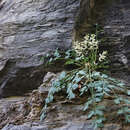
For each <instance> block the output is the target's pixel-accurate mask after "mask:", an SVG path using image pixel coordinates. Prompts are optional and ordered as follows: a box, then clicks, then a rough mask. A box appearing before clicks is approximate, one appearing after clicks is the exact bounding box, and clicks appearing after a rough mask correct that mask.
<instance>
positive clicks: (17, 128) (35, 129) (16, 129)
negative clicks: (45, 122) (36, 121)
mask: <svg viewBox="0 0 130 130" xmlns="http://www.w3.org/2000/svg"><path fill="white" fill-rule="evenodd" d="M2 130H48V128H47V127H44V126H32V127H31V126H29V125H12V124H7V125H6V126H5V127H4V128H3V129H2Z"/></svg>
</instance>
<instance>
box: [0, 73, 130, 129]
mask: <svg viewBox="0 0 130 130" xmlns="http://www.w3.org/2000/svg"><path fill="white" fill-rule="evenodd" d="M58 75H59V73H57V74H55V73H51V72H48V73H47V74H46V75H45V78H44V79H43V83H42V87H43V86H45V87H47V88H48V89H49V88H50V86H48V85H49V84H51V82H52V81H53V80H55V77H57V76H58ZM45 83H47V84H45ZM40 87H41V86H40ZM40 87H39V89H38V90H33V92H32V93H30V94H26V96H25V97H12V98H6V99H1V100H0V129H2V130H21V129H22V130H94V128H93V127H92V126H91V123H92V120H88V119H87V114H88V112H87V111H86V112H85V111H83V105H84V103H85V101H86V97H82V98H81V97H79V96H77V97H76V99H74V100H71V101H70V100H67V99H66V98H65V97H66V95H65V94H63V93H59V94H56V95H55V100H54V102H52V103H51V104H50V105H49V106H48V108H47V117H46V118H45V120H44V121H40V115H41V110H42V107H43V105H44V101H45V98H46V97H47V94H48V90H46V91H41V88H40ZM103 104H104V105H106V106H107V108H106V111H107V113H108V114H106V115H105V116H106V118H107V119H108V123H107V124H105V127H104V128H103V130H129V128H130V126H129V125H127V126H126V125H123V124H122V123H121V120H120V119H119V118H118V119H117V118H115V113H114V111H115V109H116V107H115V106H114V105H113V103H112V101H111V98H110V99H109V98H106V99H105V101H104V102H103ZM110 106H111V107H110Z"/></svg>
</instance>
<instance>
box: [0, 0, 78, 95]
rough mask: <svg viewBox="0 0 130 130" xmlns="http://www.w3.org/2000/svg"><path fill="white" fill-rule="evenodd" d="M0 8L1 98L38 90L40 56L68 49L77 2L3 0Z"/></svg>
mask: <svg viewBox="0 0 130 130" xmlns="http://www.w3.org/2000/svg"><path fill="white" fill-rule="evenodd" d="M0 5H1V7H0V70H1V71H0V96H3V97H6V96H11V95H20V93H25V92H26V91H27V90H30V89H34V88H36V87H38V86H39V85H40V83H42V78H43V75H44V74H42V73H44V67H43V66H40V65H41V64H42V63H41V62H40V59H41V57H42V56H43V55H45V54H47V53H48V52H49V51H54V50H55V49H56V48H57V47H58V48H61V49H62V50H65V49H67V48H70V47H71V42H72V30H73V25H74V21H75V17H76V13H77V12H78V7H79V0H38V1H33V0H13V1H9V0H2V1H1V4H0ZM55 69H56V68H55ZM33 81H35V82H33Z"/></svg>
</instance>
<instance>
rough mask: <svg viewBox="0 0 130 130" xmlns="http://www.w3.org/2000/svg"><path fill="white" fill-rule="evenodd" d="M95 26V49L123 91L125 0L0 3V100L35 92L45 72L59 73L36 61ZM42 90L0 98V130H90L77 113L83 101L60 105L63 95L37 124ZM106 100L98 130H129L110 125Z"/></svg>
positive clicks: (128, 66)
mask: <svg viewBox="0 0 130 130" xmlns="http://www.w3.org/2000/svg"><path fill="white" fill-rule="evenodd" d="M95 24H96V25H98V26H99V27H100V28H101V30H103V31H102V33H101V37H103V38H104V39H103V41H104V42H103V43H102V45H101V47H100V49H103V50H108V52H109V59H110V70H109V71H110V74H111V75H112V76H114V77H116V78H118V79H121V80H123V81H125V82H126V83H127V85H128V86H129V85H130V82H129V81H130V0H98V1H97V0H13V1H9V0H1V1H0V97H8V96H16V95H19V96H20V95H22V94H25V93H27V92H28V90H33V89H36V88H38V87H39V86H40V84H41V83H42V80H43V77H44V76H45V77H46V73H47V72H49V71H51V72H59V71H61V70H62V69H63V68H62V64H60V65H59V66H58V67H57V66H51V67H49V68H46V67H45V66H44V63H43V62H41V61H40V59H41V57H42V56H43V55H46V54H48V53H52V52H53V51H54V50H55V49H56V48H60V49H62V50H66V49H68V48H70V47H71V43H72V40H73V39H82V38H83V36H84V35H85V34H86V33H90V32H93V29H95ZM53 75H55V74H53ZM45 77H44V78H45ZM42 91H43V93H42V95H41V94H39V92H38V91H37V90H36V91H33V92H32V94H31V96H29V97H24V98H23V97H22V98H21V97H20V99H19V98H17V97H16V98H9V99H8V98H7V99H4V98H3V99H1V100H0V128H1V129H2V128H3V127H4V126H5V125H6V124H7V123H10V124H7V125H6V126H5V127H4V128H3V129H2V130H17V129H25V130H44V129H45V130H53V129H54V130H90V129H91V130H93V128H90V123H91V120H89V121H88V120H87V117H86V113H85V112H82V110H81V109H82V108H81V104H83V101H82V100H81V99H77V100H78V102H77V100H76V102H73V101H72V102H71V101H70V102H68V101H63V100H62V99H63V95H58V98H60V99H61V101H59V99H58V98H56V99H57V102H54V103H53V106H54V107H51V106H50V107H49V108H48V111H49V114H48V117H47V119H46V120H45V122H40V121H39V116H40V114H39V109H40V110H41V107H42V106H43V104H44V99H45V97H46V96H47V92H48V90H45V91H44V90H42ZM106 100H107V101H106ZM106 100H105V104H107V105H108V108H107V111H108V113H110V115H108V117H109V118H108V120H109V124H106V125H105V128H104V130H119V129H120V130H129V128H130V127H129V126H127V127H123V126H122V125H121V124H120V122H117V121H115V120H114V119H115V117H113V116H112V114H113V110H114V109H115V108H114V106H113V104H111V99H106ZM110 106H111V107H110ZM113 115H114V114H113ZM33 116H34V118H33ZM23 123H24V124H23Z"/></svg>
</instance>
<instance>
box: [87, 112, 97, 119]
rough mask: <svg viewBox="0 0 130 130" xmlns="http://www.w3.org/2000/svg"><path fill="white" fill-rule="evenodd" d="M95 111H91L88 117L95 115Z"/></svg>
mask: <svg viewBox="0 0 130 130" xmlns="http://www.w3.org/2000/svg"><path fill="white" fill-rule="evenodd" d="M94 113H95V112H94V111H90V112H89V114H88V119H90V118H92V116H94Z"/></svg>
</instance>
